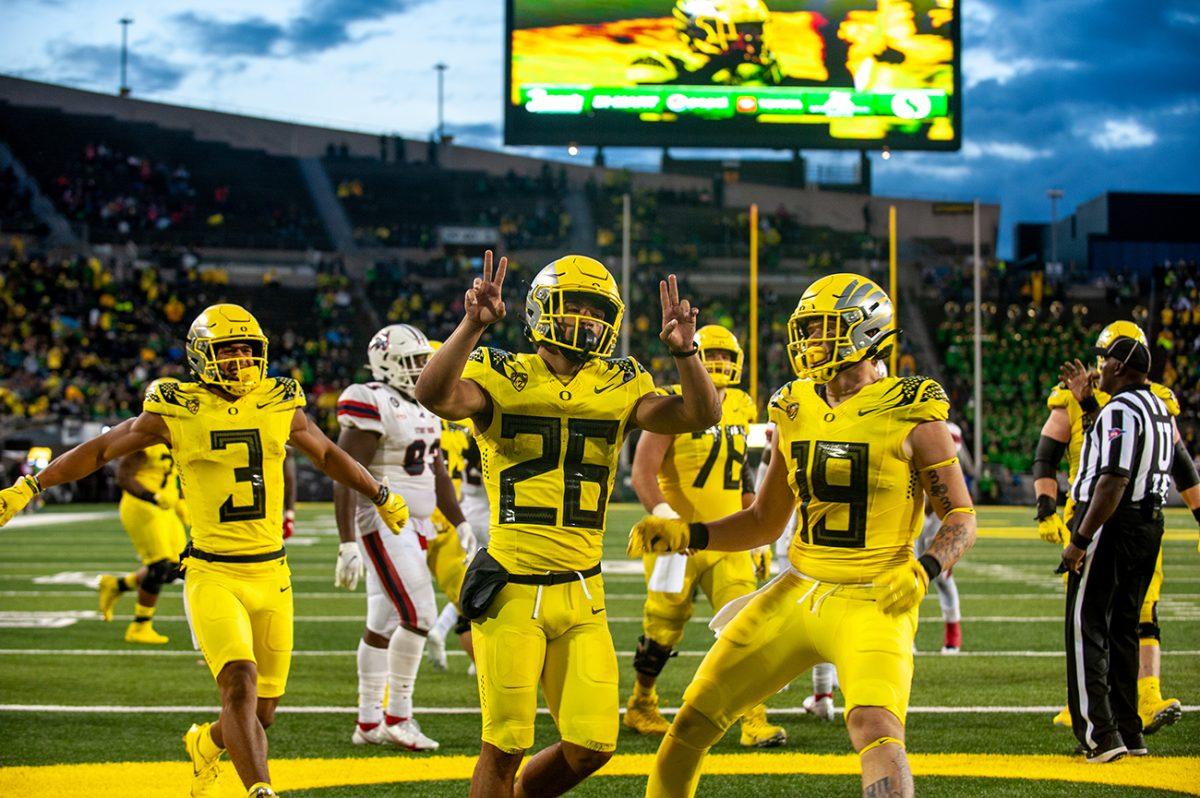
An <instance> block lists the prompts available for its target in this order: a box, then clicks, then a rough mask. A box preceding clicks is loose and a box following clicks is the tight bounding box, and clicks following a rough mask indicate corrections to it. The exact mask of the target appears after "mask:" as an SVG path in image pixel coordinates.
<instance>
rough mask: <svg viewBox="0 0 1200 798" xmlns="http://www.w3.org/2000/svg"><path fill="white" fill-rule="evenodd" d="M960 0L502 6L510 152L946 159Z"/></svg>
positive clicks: (956, 94)
mask: <svg viewBox="0 0 1200 798" xmlns="http://www.w3.org/2000/svg"><path fill="white" fill-rule="evenodd" d="M959 2H960V0H626V1H625V2H608V1H606V0H508V30H507V43H508V69H507V78H508V79H507V91H506V93H505V96H506V103H505V105H506V108H505V137H504V138H505V142H506V143H507V144H572V143H574V144H605V145H610V146H672V147H686V146H700V147H739V148H747V147H769V148H788V149H790V148H803V149H819V148H837V149H870V148H880V147H883V146H885V145H886V146H888V147H890V148H892V149H897V150H900V149H915V150H956V149H958V148H959V142H960V140H961V129H960V128H961V118H962V114H961V103H960V97H961V95H960V91H959V87H960V80H959V49H960V48H959V40H960V37H959V15H958V7H959Z"/></svg>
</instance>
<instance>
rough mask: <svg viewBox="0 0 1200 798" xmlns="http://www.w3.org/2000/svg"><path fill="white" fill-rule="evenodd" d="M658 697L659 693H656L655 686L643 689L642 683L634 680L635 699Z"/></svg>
mask: <svg viewBox="0 0 1200 798" xmlns="http://www.w3.org/2000/svg"><path fill="white" fill-rule="evenodd" d="M657 695H658V693H656V692H655V691H654V685H650V686H649V687H643V686H642V683H641V682H639V681H638V680H637V679H634V680H633V697H634V698H650V697H652V696H657Z"/></svg>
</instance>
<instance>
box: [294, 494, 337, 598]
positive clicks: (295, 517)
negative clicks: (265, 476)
mask: <svg viewBox="0 0 1200 798" xmlns="http://www.w3.org/2000/svg"><path fill="white" fill-rule="evenodd" d="M294 534H296V511H295V510H284V511H283V539H284V540H287V539H288V538H290V537H291V536H292V535H294ZM350 589H351V590H353V589H354V588H350Z"/></svg>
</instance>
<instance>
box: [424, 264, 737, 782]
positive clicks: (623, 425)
mask: <svg viewBox="0 0 1200 798" xmlns="http://www.w3.org/2000/svg"><path fill="white" fill-rule="evenodd" d="M505 269H506V261H505V260H504V259H501V261H500V264H499V267H498V268H497V270H496V272H495V274H494V275H493V273H492V255H491V253H490V252H488V253H487V254H486V255H485V256H484V262H483V277H482V278H476V279H475V281H474V284H473V286H472V287H471V289H470V290H468V291H467V293H466V302H465V306H466V314H465V318H464V319H463V321H462V322H461V323H460V324H459V326H458V328H457V329H456V330H455V331H454V334H453V335H451V336H450V338H449V339H448V340H447V341H446V343H445V344H444V345H443V346H442V348H441V349H439V350H438V351H437V353H436V354H435V355H434V356H433V358H432V359H431V360H430V361H429V364H428V365H426V367H425V370H424V371H423V372H422V373H421V377H420V379H419V380H418V382H417V399H418V400H419V401H420V402H421V403H422V404H424V405H425V406H426V407H428V408H429V409H431V410H433V411H434V412H435V413H437V414H438V415H440V416H441V417H442V418H449V419H460V418H469V419H471V421H472V423H473V424H474V427H475V431H476V440H477V441H478V443H479V448H480V451H481V453H482V458H483V478H484V482H485V483H486V485H487V492H488V497H489V499H490V506H491V508H492V509H491V514H492V515H491V537H490V541H489V545H488V547H487V548H484V549H480V550H479V553H477V554H476V555H475V558H474V559H473V560H472V561H471V566H470V567H469V568H468V569H467V577H466V580H465V581H464V583H463V590H462V596H461V601H462V604H463V610H464V614H466V615H467V616H468V617H470V618H471V620H472V638H473V640H474V644H475V657H476V664H477V666H478V669H479V697H480V704H481V706H482V709H483V735H482V737H483V747H482V751H481V753H480V756H479V760H478V762H477V764H476V766H475V773H474V776H473V778H472V780H471V795H472V796H477V797H478V796H488V798H493V797H494V796H511V795H513V794H514V791H515V792H516V793H517V794H520V795H538V796H552V795H561V794H562V793H565V792H567V791H568V790H570V789H571V788H572V787H574V786H575V785H576V784H578V783H579V782H581V781H582V780H583V779H585V778H587V776H589V775H590V774H591V773H593V772H595V771H596V770H597V769H599V768H600V767H601V766H602V765H603V764H604V763H605V762H607V761H608V760H609V759H610V758H611V757H612V753H613V751H614V750H615V749H616V745H617V730H618V727H619V725H620V721H619V715H618V708H619V701H620V699H619V697H618V693H617V657H616V652H615V650H614V649H613V642H612V635H611V634H610V633H609V630H608V623H607V618H606V615H605V603H604V583H603V581H602V580H601V578H600V555H601V551H602V543H603V535H604V527H605V510H606V508H607V504H608V496H609V493H610V492H611V490H612V485H613V480H614V478H615V476H616V471H617V460H618V456H619V454H620V450H621V444H622V442H623V441H624V439H625V435H626V434H627V433H628V432H629V430H630V429H632V428H633V427H634V426H636V427H639V428H641V429H643V430H648V431H651V432H659V433H664V434H672V435H674V434H680V433H686V432H694V431H699V430H702V429H707V428H708V427H710V426H712V425H713V424H715V423H716V422H717V421H718V419H719V417H720V408H719V405H718V404H717V397H716V389H715V388H714V387H713V384H712V380H710V379H709V377H708V374H707V373H706V372H705V371H704V368H703V366H702V365H701V364H700V362H699V360H698V359H696V358H695V357H694V356H695V354H696V349H695V347H694V346H693V344H692V339H693V337H694V336H695V332H696V327H695V319H696V313H697V311H696V310H694V309H693V308H692V307H691V305H690V304H689V303H688V302H687V300H680V299H679V290H678V288H677V286H676V282H675V277H674V275H672V276H671V277H670V278H669V281H668V282H663V283H661V284H660V286H659V293H660V299H661V302H662V315H663V327H662V332H661V334H660V338H661V339H662V340H663V342H664V343H666V345H667V348H668V350H669V351H670V352H671V354H672V355H673V356H674V357H675V360H676V363H677V364H678V367H679V376H680V385H681V390H680V392H679V394H678V395H672V396H662V395H658V394H656V393H655V392H654V383H653V380H652V379H651V377H650V375H649V374H648V373H647V372H646V370H645V369H643V368H642V367H641V365H639V364H638V362H637V361H636V360H634V359H633V358H611V357H610V355H611V354H612V352H613V349H614V347H615V345H616V340H617V335H618V331H619V330H620V327H621V317H622V316H623V315H624V310H625V306H624V303H623V302H622V301H621V295H620V293H619V291H618V290H617V284H616V281H614V280H613V278H612V275H610V274H609V273H608V270H607V269H606V268H604V265H603V264H601V263H600V262H598V261H595V260H593V259H591V258H587V257H582V256H578V255H567V256H564V257H562V258H559V259H558V260H556V261H554V262H553V263H551V264H550V265H548V266H546V267H545V268H544V269H542V270H541V271H540V272H539V273H538V274H537V276H536V277H534V279H533V281H532V284H531V286H530V289H529V293H528V295H527V296H526V300H525V313H524V322H525V328H526V332H527V335H528V337H529V339H530V340H531V341H532V343H533V344H534V346H535V347H536V349H537V351H536V353H533V354H510V353H508V352H504V351H502V350H499V349H493V348H489V347H480V348H478V349H475V348H474V347H475V345H476V342H478V340H479V338H480V336H481V335H482V333H483V331H484V330H485V329H487V327H488V326H489V325H491V324H493V323H495V322H497V321H499V320H500V319H502V318H503V317H504V314H505V306H504V301H503V299H502V298H501V286H502V285H503V283H504V273H505ZM539 681H540V682H541V686H542V691H543V692H544V694H545V696H546V703H547V704H548V705H549V708H550V713H551V715H553V717H554V720H555V723H556V724H557V726H558V730H559V733H560V735H561V737H562V740H561V742H558V743H555V744H554V745H551V746H550V747H548V748H546V749H544V750H542V751H541V752H540V753H538V754H537V755H536V756H534V757H533V758H532V759H531V760H530V761H529V763H528V764H527V765H526V766H525V768H524V769H523V770H522V772H521V780H520V783H519V784H514V780H515V777H516V772H517V768H518V766H519V765H520V764H521V760H522V758H523V757H524V755H525V751H526V750H527V749H528V748H529V747H530V746H531V745H532V744H533V727H534V717H535V713H536V712H537V689H538V683H539Z"/></svg>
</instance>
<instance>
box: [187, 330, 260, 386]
mask: <svg viewBox="0 0 1200 798" xmlns="http://www.w3.org/2000/svg"><path fill="white" fill-rule="evenodd" d="M234 344H246V345H248V346H249V347H250V352H251V354H250V355H249V356H245V355H237V356H233V357H229V356H226V357H219V356H218V353H219V352H220V350H222V349H224V348H225V347H228V346H231V345H234ZM187 358H188V365H190V366H191V368H192V371H193V372H194V373H195V374H196V377H197V378H198V379H199V380H200V381H201V382H203V383H205V384H207V385H212V386H215V387H217V388H220V389H221V390H223V391H226V392H227V393H231V394H233V395H234V396H245V395H246V394H248V393H250V392H251V391H253V390H254V389H255V388H256V387H258V385H259V383H261V382H262V381H263V380H264V379H265V378H266V376H267V339H266V338H264V337H262V336H252V335H251V336H247V335H239V336H237V337H230V338H196V339H195V340H192V341H189V342H188V347H187ZM238 364H241V365H238ZM230 371H234V374H233V375H232V376H231V375H230V373H229V372H230Z"/></svg>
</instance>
